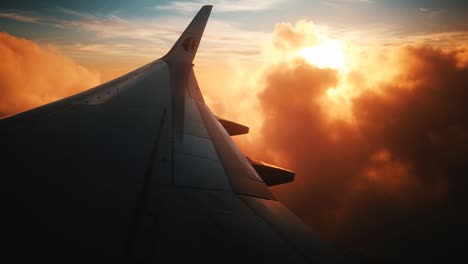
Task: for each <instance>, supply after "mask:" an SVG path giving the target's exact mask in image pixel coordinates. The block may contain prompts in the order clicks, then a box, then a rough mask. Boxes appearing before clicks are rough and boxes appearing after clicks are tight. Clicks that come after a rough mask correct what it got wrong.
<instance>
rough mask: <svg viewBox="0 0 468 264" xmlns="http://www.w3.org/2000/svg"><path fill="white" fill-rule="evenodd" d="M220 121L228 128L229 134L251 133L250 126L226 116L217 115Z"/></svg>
mask: <svg viewBox="0 0 468 264" xmlns="http://www.w3.org/2000/svg"><path fill="white" fill-rule="evenodd" d="M216 118H217V119H218V121H219V122H220V123H221V125H222V126H223V127H224V129H226V131H227V132H228V134H229V135H230V136H237V135H243V134H247V133H249V127H247V126H244V125H241V124H239V123H236V122H233V121H230V120H226V119H224V118H221V117H219V116H216Z"/></svg>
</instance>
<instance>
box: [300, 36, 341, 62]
mask: <svg viewBox="0 0 468 264" xmlns="http://www.w3.org/2000/svg"><path fill="white" fill-rule="evenodd" d="M343 53H344V52H343V43H342V42H339V41H336V40H330V39H327V40H324V41H323V42H322V43H320V44H318V45H315V46H311V47H306V48H303V49H302V50H301V51H300V55H301V56H302V57H303V58H304V59H305V60H306V61H307V62H308V63H310V64H312V65H315V66H317V67H318V68H321V69H323V68H332V69H336V70H345V60H344V54H343Z"/></svg>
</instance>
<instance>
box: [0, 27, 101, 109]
mask: <svg viewBox="0 0 468 264" xmlns="http://www.w3.org/2000/svg"><path fill="white" fill-rule="evenodd" d="M0 61H1V62H2V63H1V64H0V117H4V116H7V115H11V114H14V113H17V112H21V111H24V110H27V109H30V108H33V107H36V106H40V105H43V104H45V103H49V102H52V101H55V100H58V99H60V98H63V97H66V96H69V95H72V94H75V93H77V92H80V91H83V90H85V89H87V88H91V87H93V86H95V85H97V84H99V75H98V74H96V73H93V72H90V71H89V70H87V69H86V68H84V67H82V66H80V65H78V64H76V63H75V62H74V61H73V60H71V59H70V58H68V57H65V56H64V55H63V54H61V53H60V52H59V51H58V50H57V49H55V48H54V47H52V46H47V47H40V46H38V45H37V44H36V43H34V42H32V41H30V40H26V39H21V38H16V37H14V36H12V35H9V34H8V33H4V32H0Z"/></svg>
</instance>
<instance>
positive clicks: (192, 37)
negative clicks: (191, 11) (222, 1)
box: [161, 5, 213, 65]
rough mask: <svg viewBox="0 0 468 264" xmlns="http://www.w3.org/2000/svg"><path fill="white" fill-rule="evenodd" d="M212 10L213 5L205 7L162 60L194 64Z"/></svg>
mask: <svg viewBox="0 0 468 264" xmlns="http://www.w3.org/2000/svg"><path fill="white" fill-rule="evenodd" d="M212 8H213V6H211V5H205V6H203V7H202V8H201V9H200V11H198V13H197V15H196V16H195V17H194V18H193V20H192V22H190V24H189V25H188V27H187V28H186V29H185V31H184V33H182V35H181V36H180V37H179V39H178V40H177V42H176V43H175V44H174V46H172V48H171V50H170V51H169V52H168V53H167V54H166V55H165V56H164V57H162V58H161V59H163V60H164V61H166V62H168V63H171V64H173V63H175V64H186V65H189V64H192V62H193V59H194V58H195V54H196V53H197V49H198V45H199V43H200V40H201V37H202V35H203V31H204V30H205V25H206V22H207V21H208V17H209V16H210V13H211V9H212Z"/></svg>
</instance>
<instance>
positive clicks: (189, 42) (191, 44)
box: [182, 37, 198, 52]
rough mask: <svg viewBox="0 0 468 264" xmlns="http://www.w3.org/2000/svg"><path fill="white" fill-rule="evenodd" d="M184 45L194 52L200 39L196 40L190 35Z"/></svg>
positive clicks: (188, 50) (186, 49)
mask: <svg viewBox="0 0 468 264" xmlns="http://www.w3.org/2000/svg"><path fill="white" fill-rule="evenodd" d="M182 47H183V48H184V50H185V51H187V52H193V51H195V50H196V49H197V47H198V41H196V40H194V39H193V38H192V37H188V38H186V39H185V40H184V42H182Z"/></svg>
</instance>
